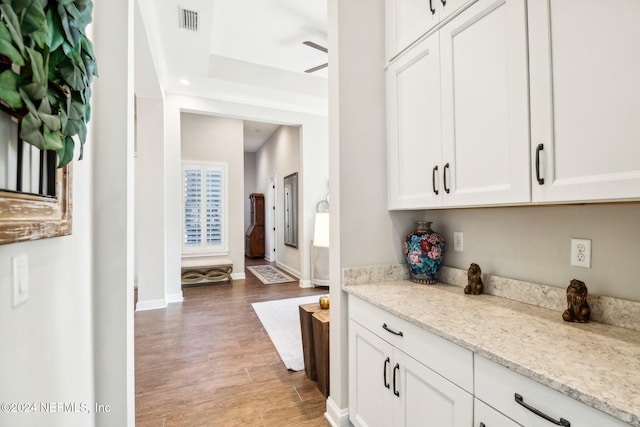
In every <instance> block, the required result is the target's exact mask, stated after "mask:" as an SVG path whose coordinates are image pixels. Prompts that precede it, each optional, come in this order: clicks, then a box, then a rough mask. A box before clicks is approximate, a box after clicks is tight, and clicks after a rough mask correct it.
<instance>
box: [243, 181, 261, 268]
mask: <svg viewBox="0 0 640 427" xmlns="http://www.w3.org/2000/svg"><path fill="white" fill-rule="evenodd" d="M249 200H251V225H250V226H249V229H248V230H247V233H246V234H245V242H244V254H245V256H246V257H247V258H264V194H261V193H251V195H250V196H249Z"/></svg>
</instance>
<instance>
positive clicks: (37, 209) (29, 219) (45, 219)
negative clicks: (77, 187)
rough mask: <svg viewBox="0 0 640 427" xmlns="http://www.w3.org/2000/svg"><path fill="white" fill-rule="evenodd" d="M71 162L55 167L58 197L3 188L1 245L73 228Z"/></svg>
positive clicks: (0, 195)
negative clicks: (59, 167)
mask: <svg viewBox="0 0 640 427" xmlns="http://www.w3.org/2000/svg"><path fill="white" fill-rule="evenodd" d="M71 184H72V168H71V163H69V164H68V165H67V166H65V167H64V168H62V169H57V170H56V184H55V187H56V191H55V197H47V196H38V195H34V194H29V193H18V192H12V191H2V190H0V245H4V244H8V243H15V242H23V241H29V240H38V239H46V238H50V237H58V236H67V235H70V234H71V231H72V223H73V222H72V204H73V203H72V197H71V187H72V185H71Z"/></svg>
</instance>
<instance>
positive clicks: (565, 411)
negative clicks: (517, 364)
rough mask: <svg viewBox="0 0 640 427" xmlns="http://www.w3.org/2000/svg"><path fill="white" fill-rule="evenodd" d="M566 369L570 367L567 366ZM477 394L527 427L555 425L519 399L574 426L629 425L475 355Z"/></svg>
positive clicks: (555, 418)
mask: <svg viewBox="0 0 640 427" xmlns="http://www.w3.org/2000/svg"><path fill="white" fill-rule="evenodd" d="M567 369H571V368H570V367H568V368H567ZM474 372H475V396H476V397H477V398H478V399H480V400H482V401H484V402H485V403H487V404H489V405H490V406H492V407H494V408H496V409H497V410H498V411H500V412H502V413H503V414H505V415H506V416H507V417H509V418H511V419H513V420H515V421H516V422H517V423H520V424H522V425H524V426H527V427H549V426H550V425H553V424H552V423H550V422H549V421H547V420H545V419H544V418H542V416H540V415H536V414H534V413H533V412H532V411H531V410H529V409H526V408H525V407H524V406H523V405H522V404H519V403H518V402H517V401H516V395H518V396H521V398H522V403H524V404H525V405H529V406H531V407H533V408H535V409H537V410H538V411H540V412H542V413H544V414H546V415H547V416H549V417H550V418H552V419H554V420H556V421H560V419H561V418H562V419H565V420H567V421H568V422H570V423H571V425H572V426H585V427H588V426H594V427H595V426H607V427H617V426H620V427H622V426H626V425H627V424H626V423H623V422H622V421H620V420H618V419H616V418H614V417H612V416H610V415H607V414H605V413H604V412H601V411H599V410H597V409H594V408H592V407H591V406H588V405H586V404H584V403H581V402H578V401H577V400H575V399H572V398H570V397H568V396H566V395H564V394H562V393H560V392H557V391H555V390H552V389H550V388H549V387H546V386H544V385H542V384H540V383H538V382H535V381H533V380H531V379H529V378H527V377H525V376H523V375H520V374H518V373H516V372H514V371H512V370H510V369H507V368H505V367H504V366H501V365H498V364H497V363H494V362H492V361H490V360H488V359H485V358H484V357H481V356H478V355H475V370H474Z"/></svg>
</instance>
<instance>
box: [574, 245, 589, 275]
mask: <svg viewBox="0 0 640 427" xmlns="http://www.w3.org/2000/svg"><path fill="white" fill-rule="evenodd" d="M571 265H573V266H575V267H584V268H591V240H590V239H571Z"/></svg>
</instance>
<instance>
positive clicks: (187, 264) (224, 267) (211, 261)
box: [181, 257, 233, 285]
mask: <svg viewBox="0 0 640 427" xmlns="http://www.w3.org/2000/svg"><path fill="white" fill-rule="evenodd" d="M232 271H233V262H232V261H231V260H230V259H229V258H219V257H197V258H182V276H181V278H182V283H184V284H188V285H192V284H195V283H202V282H219V281H222V280H228V281H229V282H231V281H232V280H233V279H232V278H231V272H232Z"/></svg>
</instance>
